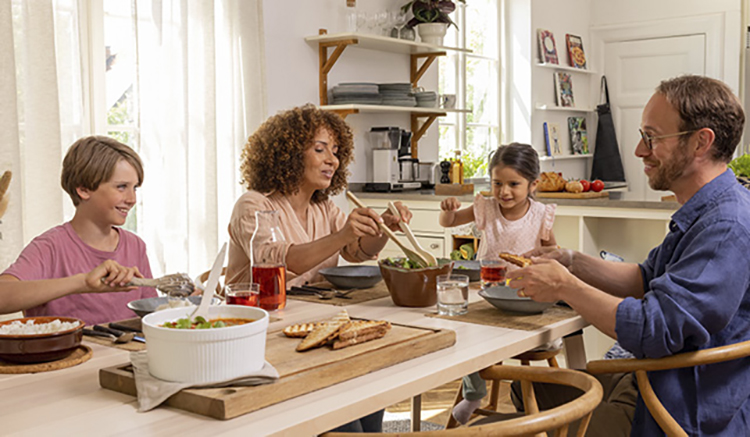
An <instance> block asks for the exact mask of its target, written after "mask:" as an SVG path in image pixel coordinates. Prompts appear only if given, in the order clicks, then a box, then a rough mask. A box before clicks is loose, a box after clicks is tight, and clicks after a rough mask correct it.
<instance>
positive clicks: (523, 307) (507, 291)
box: [479, 285, 554, 314]
mask: <svg viewBox="0 0 750 437" xmlns="http://www.w3.org/2000/svg"><path fill="white" fill-rule="evenodd" d="M479 295H480V296H482V297H483V298H484V300H486V301H487V302H489V303H491V304H492V305H493V306H494V307H495V308H497V309H501V310H504V311H513V312H516V313H524V314H537V313H541V312H543V311H544V310H546V309H547V308H549V307H551V306H552V305H554V302H534V301H533V300H531V299H529V298H528V297H519V296H518V291H517V289H515V288H510V287H507V286H505V285H498V286H496V287H489V288H485V289H483V290H479Z"/></svg>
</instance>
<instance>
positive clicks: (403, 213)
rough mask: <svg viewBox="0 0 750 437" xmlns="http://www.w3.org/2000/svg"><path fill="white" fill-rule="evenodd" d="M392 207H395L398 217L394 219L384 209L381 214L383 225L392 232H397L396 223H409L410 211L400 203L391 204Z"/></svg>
mask: <svg viewBox="0 0 750 437" xmlns="http://www.w3.org/2000/svg"><path fill="white" fill-rule="evenodd" d="M393 205H394V206H395V207H396V209H397V210H398V212H399V215H400V217H396V216H394V215H393V214H391V211H390V210H388V209H386V210H385V212H384V213H383V215H382V217H383V223H385V225H386V226H388V228H389V229H390V230H392V231H398V230H399V229H400V228H399V227H398V223H399V222H400V221H402V220H403V221H404V222H406V223H407V224H408V223H409V222H411V211H409V208H407V207H406V205H404V204H403V203H401V202H393Z"/></svg>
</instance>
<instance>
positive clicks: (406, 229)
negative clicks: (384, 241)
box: [388, 202, 438, 266]
mask: <svg viewBox="0 0 750 437" xmlns="http://www.w3.org/2000/svg"><path fill="white" fill-rule="evenodd" d="M388 210H390V211H391V214H393V215H395V216H396V217H400V213H399V212H398V209H397V208H396V205H394V204H393V202H388ZM398 227H399V228H401V232H403V233H404V234H405V235H406V238H408V239H409V241H410V242H411V245H412V246H414V250H415V251H416V252H417V253H418V254H420V255H422V257H423V258H424V259H426V260H427V262H428V263H429V264H430V265H431V266H437V265H438V261H437V258H435V255H433V254H431V253H430V252H428V251H426V250H425V249H424V247H422V245H421V244H419V241H417V238H416V237H415V236H414V233H413V232H412V231H411V228H410V227H409V224H408V223H406V222H405V221H403V220H400V221H399V222H398Z"/></svg>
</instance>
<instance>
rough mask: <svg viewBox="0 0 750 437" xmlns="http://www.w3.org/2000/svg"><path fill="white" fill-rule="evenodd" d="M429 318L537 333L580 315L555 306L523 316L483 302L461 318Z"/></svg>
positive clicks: (433, 315)
mask: <svg viewBox="0 0 750 437" xmlns="http://www.w3.org/2000/svg"><path fill="white" fill-rule="evenodd" d="M425 315H426V316H427V317H437V318H440V319H447V320H455V321H457V322H466V323H476V324H478V325H488V326H496V327H498V328H509V329H517V330H519V331H535V330H537V329H540V328H544V327H545V326H547V325H551V324H553V323H557V322H559V321H561V320H566V319H569V318H571V317H576V316H577V315H578V313H576V312H575V311H573V310H572V309H570V308H566V307H562V306H559V305H554V306H551V307H549V308H547V309H546V310H544V312H543V313H539V314H521V313H515V312H511V311H503V310H500V309H497V308H495V307H494V306H492V305H491V304H490V303H489V302H487V301H485V300H481V301H479V302H474V303H471V304H469V312H468V313H466V314H464V315H461V316H441V315H439V314H437V313H431V314H425Z"/></svg>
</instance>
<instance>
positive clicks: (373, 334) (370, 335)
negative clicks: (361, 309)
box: [333, 325, 390, 350]
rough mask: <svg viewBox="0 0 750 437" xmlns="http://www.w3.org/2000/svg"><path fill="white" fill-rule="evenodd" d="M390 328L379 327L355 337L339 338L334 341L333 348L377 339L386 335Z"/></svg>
mask: <svg viewBox="0 0 750 437" xmlns="http://www.w3.org/2000/svg"><path fill="white" fill-rule="evenodd" d="M388 328H390V325H389V326H388ZM388 331H389V329H386V328H385V327H382V326H381V327H378V328H376V329H374V330H370V331H368V332H367V333H366V334H359V335H357V336H355V337H352V338H349V339H345V340H342V339H341V338H339V339H338V340H336V341H334V342H333V349H334V350H335V349H342V348H345V347H348V346H352V345H355V344H360V343H364V342H367V341H370V340H375V339H377V338H380V337H383V336H385V334H386V333H388Z"/></svg>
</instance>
